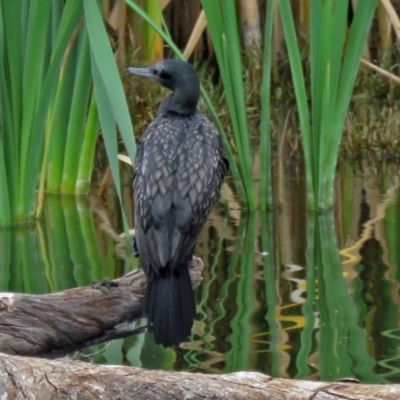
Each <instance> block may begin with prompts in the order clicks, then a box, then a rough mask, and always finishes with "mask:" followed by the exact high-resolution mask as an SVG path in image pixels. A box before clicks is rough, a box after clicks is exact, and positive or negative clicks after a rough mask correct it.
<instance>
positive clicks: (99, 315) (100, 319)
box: [0, 257, 203, 356]
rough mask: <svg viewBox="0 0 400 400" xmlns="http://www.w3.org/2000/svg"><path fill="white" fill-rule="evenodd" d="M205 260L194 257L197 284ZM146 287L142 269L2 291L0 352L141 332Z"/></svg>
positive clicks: (71, 345) (39, 351)
mask: <svg viewBox="0 0 400 400" xmlns="http://www.w3.org/2000/svg"><path fill="white" fill-rule="evenodd" d="M202 270H203V263H202V261H201V260H200V259H199V258H197V257H196V258H194V259H193V261H192V266H191V268H190V272H191V277H192V284H193V286H196V285H198V284H199V283H200V281H201V272H202ZM145 288H146V277H145V275H144V273H143V271H142V270H141V269H140V270H135V271H132V272H130V273H128V274H127V275H124V276H123V277H122V278H119V279H115V280H113V281H108V280H104V281H102V282H97V283H95V284H93V285H92V286H88V287H78V288H75V289H69V290H64V291H62V292H58V293H52V294H45V295H28V294H18V293H0V352H2V353H7V354H14V355H40V356H44V355H45V356H49V355H50V354H52V355H54V356H56V355H60V353H61V354H62V353H66V352H69V351H73V350H77V349H81V348H83V347H86V346H89V345H92V344H95V343H101V342H104V341H106V340H110V339H115V338H121V337H125V336H130V335H133V334H135V333H138V331H140V330H137V329H136V330H135V328H134V326H133V323H132V322H133V321H135V320H137V319H139V318H141V317H142V313H141V301H142V298H143V296H144V292H145Z"/></svg>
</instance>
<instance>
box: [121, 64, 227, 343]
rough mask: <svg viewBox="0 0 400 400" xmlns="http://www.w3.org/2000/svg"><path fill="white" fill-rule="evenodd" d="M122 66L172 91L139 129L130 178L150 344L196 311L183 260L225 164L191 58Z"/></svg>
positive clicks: (182, 331) (177, 338)
mask: <svg viewBox="0 0 400 400" xmlns="http://www.w3.org/2000/svg"><path fill="white" fill-rule="evenodd" d="M128 72H129V73H133V74H139V75H143V76H146V77H148V78H150V79H152V80H154V81H156V82H158V83H160V84H161V85H163V86H165V87H167V88H169V89H170V90H172V92H173V93H172V94H170V95H169V96H168V97H167V98H166V99H164V101H163V102H162V103H161V105H160V107H159V109H158V112H157V116H156V118H155V119H154V120H153V122H152V123H151V124H150V125H149V126H148V128H147V129H146V131H145V133H144V134H143V136H142V139H141V141H140V143H139V146H138V151H137V159H136V164H135V171H134V181H133V185H134V200H135V212H134V218H135V221H134V225H135V239H134V241H135V243H134V248H136V249H137V251H138V253H139V257H140V261H141V264H142V267H143V269H144V271H145V273H146V275H147V276H148V278H149V279H148V285H147V290H146V295H145V300H144V307H143V311H144V314H145V315H146V316H147V318H148V330H149V331H151V332H153V335H154V339H155V341H156V343H158V344H162V345H163V346H173V345H178V344H179V343H180V342H181V341H183V340H184V339H185V338H186V337H187V336H188V335H189V334H190V331H191V328H192V325H193V321H194V318H195V316H196V307H195V302H194V297H193V291H192V286H191V281H190V276H189V272H188V261H190V260H191V259H192V256H193V252H194V248H195V245H196V241H197V238H198V236H199V233H200V231H201V229H202V228H203V226H204V223H205V222H206V219H207V217H208V215H209V213H210V211H211V208H212V207H213V205H214V203H215V202H216V201H217V199H218V197H219V193H220V189H221V185H222V183H223V180H224V175H225V173H226V170H227V165H228V164H227V160H226V158H225V154H224V150H223V144H222V141H221V138H220V136H219V134H218V132H217V130H216V128H215V127H214V125H213V124H212V123H211V122H210V121H209V120H208V118H207V117H206V116H204V115H203V114H202V113H200V112H199V111H198V110H197V103H198V100H199V92H200V86H199V80H198V78H197V75H196V72H195V70H194V69H193V67H192V66H191V65H190V64H188V63H186V62H183V61H178V60H164V61H161V62H158V63H156V64H154V65H153V66H151V67H149V68H128Z"/></svg>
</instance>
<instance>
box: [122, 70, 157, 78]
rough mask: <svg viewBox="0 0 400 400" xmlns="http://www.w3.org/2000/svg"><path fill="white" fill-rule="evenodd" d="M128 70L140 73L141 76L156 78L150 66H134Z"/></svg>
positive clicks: (131, 72) (133, 73)
mask: <svg viewBox="0 0 400 400" xmlns="http://www.w3.org/2000/svg"><path fill="white" fill-rule="evenodd" d="M126 72H127V73H128V74H131V75H140V76H145V77H146V78H150V79H151V80H153V81H154V80H155V79H154V75H153V74H152V73H151V72H150V69H149V68H134V67H129V68H127V70H126Z"/></svg>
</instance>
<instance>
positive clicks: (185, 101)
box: [157, 88, 199, 115]
mask: <svg viewBox="0 0 400 400" xmlns="http://www.w3.org/2000/svg"><path fill="white" fill-rule="evenodd" d="M198 101H199V91H198V90H195V89H194V90H187V89H186V88H183V89H180V90H175V91H174V92H173V93H171V94H170V95H169V96H168V97H166V98H165V99H164V100H163V102H162V103H161V104H160V107H159V108H158V111H157V114H162V113H166V112H173V113H176V114H180V115H193V114H195V112H196V110H197V103H198Z"/></svg>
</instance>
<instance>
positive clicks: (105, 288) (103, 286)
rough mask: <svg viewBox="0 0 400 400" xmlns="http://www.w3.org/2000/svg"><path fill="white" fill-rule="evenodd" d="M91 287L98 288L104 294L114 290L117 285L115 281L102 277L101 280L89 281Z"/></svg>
mask: <svg viewBox="0 0 400 400" xmlns="http://www.w3.org/2000/svg"><path fill="white" fill-rule="evenodd" d="M89 286H90V287H91V288H93V289H98V290H100V291H101V292H102V293H104V294H108V293H109V292H111V291H112V290H115V288H117V287H118V286H119V285H118V283H117V282H115V281H112V280H110V279H108V278H103V279H102V280H101V281H94V282H91V283H90V285H89Z"/></svg>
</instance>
